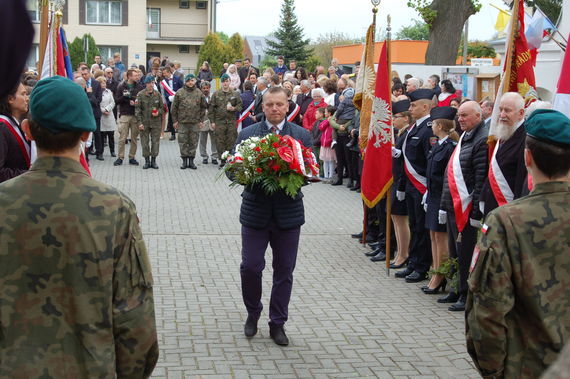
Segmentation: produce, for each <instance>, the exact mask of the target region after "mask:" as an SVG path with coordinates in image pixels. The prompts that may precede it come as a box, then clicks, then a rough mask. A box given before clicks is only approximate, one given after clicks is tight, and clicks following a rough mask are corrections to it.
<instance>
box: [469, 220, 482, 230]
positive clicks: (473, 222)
mask: <svg viewBox="0 0 570 379" xmlns="http://www.w3.org/2000/svg"><path fill="white" fill-rule="evenodd" d="M469 224H471V226H472V227H474V228H477V229H479V228H480V227H481V221H479V220H475V219H474V218H471V217H469Z"/></svg>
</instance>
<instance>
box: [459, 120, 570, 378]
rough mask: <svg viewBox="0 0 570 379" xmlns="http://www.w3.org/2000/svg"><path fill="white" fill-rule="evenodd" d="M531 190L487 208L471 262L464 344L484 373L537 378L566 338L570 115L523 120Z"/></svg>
mask: <svg viewBox="0 0 570 379" xmlns="http://www.w3.org/2000/svg"><path fill="white" fill-rule="evenodd" d="M526 132H527V136H526V150H525V165H526V166H527V168H528V170H529V172H530V174H531V175H532V180H533V183H534V188H533V190H532V191H531V193H530V194H529V195H528V196H526V197H523V198H520V199H518V200H515V201H513V202H511V203H509V204H506V205H503V206H502V207H499V208H497V209H495V210H494V211H492V212H491V213H489V215H487V218H486V219H485V221H484V225H483V227H482V229H481V236H480V239H479V242H478V245H477V247H476V248H475V252H474V253H473V260H472V263H471V274H470V277H469V281H468V284H469V290H470V292H469V295H468V298H467V307H466V321H467V325H466V327H467V349H468V351H469V354H470V355H471V357H472V358H473V361H474V362H475V365H476V366H477V368H478V369H479V372H480V373H481V375H482V376H483V377H486V378H491V377H492V378H502V377H505V378H537V377H539V376H540V375H541V373H542V372H543V371H544V370H545V369H546V368H547V367H548V366H549V365H550V364H552V363H553V362H554V361H555V360H556V358H557V356H558V354H559V353H560V351H561V350H562V348H563V347H564V345H565V344H566V343H568V342H570V297H569V292H568V291H569V290H568V288H569V286H570V281H569V280H570V279H569V278H570V179H569V178H570V120H569V119H568V118H567V117H566V116H564V115H563V114H562V113H560V112H557V111H554V110H550V109H540V110H537V111H535V112H534V113H532V115H531V116H530V117H529V119H528V120H527V122H526Z"/></svg>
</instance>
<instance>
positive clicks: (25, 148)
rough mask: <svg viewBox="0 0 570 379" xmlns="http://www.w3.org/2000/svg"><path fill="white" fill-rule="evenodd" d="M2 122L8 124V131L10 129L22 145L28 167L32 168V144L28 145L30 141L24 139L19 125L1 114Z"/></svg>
mask: <svg viewBox="0 0 570 379" xmlns="http://www.w3.org/2000/svg"><path fill="white" fill-rule="evenodd" d="M0 122H1V123H3V124H4V125H6V128H7V129H8V131H10V133H11V134H12V135H13V136H14V138H15V139H16V142H17V143H18V146H19V147H20V151H21V152H22V155H23V156H24V160H25V161H26V166H27V168H30V145H28V142H26V140H25V139H24V136H23V135H22V134H21V132H20V129H18V127H17V126H15V125H13V124H12V121H11V120H10V119H9V118H8V117H6V116H2V115H0Z"/></svg>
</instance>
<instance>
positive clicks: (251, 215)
mask: <svg viewBox="0 0 570 379" xmlns="http://www.w3.org/2000/svg"><path fill="white" fill-rule="evenodd" d="M269 132H270V130H269V128H268V126H267V124H266V123H265V122H258V123H256V124H253V125H251V126H249V127H247V128H245V129H243V130H242V131H241V132H240V134H239V136H238V138H237V140H236V145H237V144H239V143H240V142H241V141H243V140H246V139H248V138H250V137H263V136H265V135H267V134H268V133H269ZM280 134H281V135H289V136H291V137H293V138H295V139H296V140H298V141H299V142H301V143H302V144H303V146H305V147H309V148H312V147H313V141H312V138H311V135H310V133H309V132H308V131H307V130H305V129H304V128H303V127H301V126H299V125H295V124H293V123H290V122H285V125H284V126H283V130H282V131H281V132H280ZM241 196H242V203H241V209H240V215H239V221H240V223H241V224H242V225H243V226H247V227H249V228H254V229H263V228H266V227H267V226H268V225H269V223H270V222H271V221H273V222H275V223H276V224H277V226H278V227H279V228H280V229H293V228H297V227H299V226H301V225H303V224H304V223H305V208H304V206H303V193H302V192H301V191H299V192H298V193H297V196H295V198H292V197H290V196H289V195H287V194H286V193H285V192H284V191H277V192H275V193H274V194H273V195H266V194H265V192H264V191H263V189H261V188H259V187H246V188H244V190H243V193H242V194H241Z"/></svg>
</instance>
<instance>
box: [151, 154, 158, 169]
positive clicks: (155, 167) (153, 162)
mask: <svg viewBox="0 0 570 379" xmlns="http://www.w3.org/2000/svg"><path fill="white" fill-rule="evenodd" d="M150 167H152V168H154V169H157V170H158V165H157V164H156V157H152V158H150Z"/></svg>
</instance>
